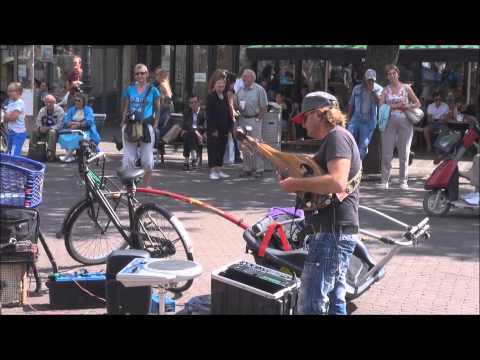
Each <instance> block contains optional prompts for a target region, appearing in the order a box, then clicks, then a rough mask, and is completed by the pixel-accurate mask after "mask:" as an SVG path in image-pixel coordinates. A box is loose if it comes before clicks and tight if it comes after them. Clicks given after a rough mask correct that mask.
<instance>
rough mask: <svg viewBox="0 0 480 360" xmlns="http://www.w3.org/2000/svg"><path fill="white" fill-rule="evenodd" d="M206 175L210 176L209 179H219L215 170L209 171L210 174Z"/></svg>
mask: <svg viewBox="0 0 480 360" xmlns="http://www.w3.org/2000/svg"><path fill="white" fill-rule="evenodd" d="M208 177H209V178H210V180H218V179H220V175H218V174H217V172H215V171H212V172H210V175H208Z"/></svg>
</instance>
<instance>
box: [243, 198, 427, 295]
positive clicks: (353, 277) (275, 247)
mask: <svg viewBox="0 0 480 360" xmlns="http://www.w3.org/2000/svg"><path fill="white" fill-rule="evenodd" d="M360 209H363V210H365V211H368V212H370V213H373V214H376V215H378V216H380V217H382V218H383V219H386V220H389V221H390V222H393V223H395V224H397V225H399V226H400V227H402V228H403V229H405V230H407V231H406V232H405V233H404V234H403V237H402V239H401V240H395V239H392V238H390V237H384V236H379V235H377V234H374V233H372V232H369V231H366V230H362V229H360V233H361V234H364V235H367V236H369V237H372V238H374V239H377V240H379V241H381V242H383V243H385V244H388V245H393V248H392V249H391V250H390V252H389V253H388V254H387V255H386V256H385V257H384V258H383V259H381V260H380V261H378V262H377V261H376V260H375V259H374V258H373V257H372V255H371V254H370V253H369V251H368V249H367V247H366V246H365V244H364V243H363V242H362V241H359V242H358V243H357V246H356V248H355V251H354V253H353V255H352V258H351V260H350V266H349V268H348V272H347V294H346V298H347V300H353V299H355V298H357V297H359V296H360V295H362V294H363V293H364V292H365V291H367V290H368V289H369V288H370V287H371V286H372V285H373V284H374V283H376V282H377V281H379V280H380V279H381V278H382V277H383V276H384V274H385V265H386V264H387V263H388V262H389V261H390V260H391V259H392V258H393V256H394V255H395V254H396V253H397V252H398V251H399V250H400V248H401V247H403V246H412V245H416V244H417V242H418V241H420V240H425V239H428V238H429V237H430V231H429V230H430V225H429V224H428V222H429V219H428V218H425V219H423V220H422V221H421V222H420V223H419V224H418V225H416V226H410V225H408V224H405V223H403V222H400V221H398V220H396V219H394V218H392V217H390V216H388V215H386V214H383V213H381V212H379V211H377V210H374V209H371V208H368V207H365V206H360ZM272 225H274V227H276V228H277V229H280V228H281V229H282V230H280V231H276V232H275V233H273V235H272V236H271V239H270V242H269V244H268V247H266V248H265V246H266V244H265V234H267V232H268V231H269V230H270V232H271V229H272ZM282 231H283V233H284V234H285V238H286V240H287V241H288V246H287V248H288V250H286V247H285V244H284V242H282V236H281V232H282ZM311 233H312V230H311V228H310V227H308V226H307V225H306V224H305V218H304V213H303V211H302V210H296V209H295V208H272V209H270V212H269V213H268V214H267V216H265V217H263V218H262V219H260V220H259V221H258V222H257V223H255V224H254V225H253V226H251V227H249V228H248V229H246V230H245V231H244V233H243V238H244V240H245V241H246V243H247V251H249V252H251V253H252V254H253V256H254V258H255V262H256V263H257V264H258V265H262V266H265V267H268V268H272V269H275V270H279V271H283V272H287V273H291V274H294V276H298V277H300V276H301V274H302V270H303V264H304V262H305V259H306V257H307V254H308V238H307V235H309V234H311ZM262 250H263V251H262ZM262 253H264V254H262ZM262 255H263V256H262Z"/></svg>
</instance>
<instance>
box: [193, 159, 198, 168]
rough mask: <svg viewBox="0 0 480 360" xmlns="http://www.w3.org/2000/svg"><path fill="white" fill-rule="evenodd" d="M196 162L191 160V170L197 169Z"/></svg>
mask: <svg viewBox="0 0 480 360" xmlns="http://www.w3.org/2000/svg"><path fill="white" fill-rule="evenodd" d="M197 163H198V162H197V160H192V169H196V168H197Z"/></svg>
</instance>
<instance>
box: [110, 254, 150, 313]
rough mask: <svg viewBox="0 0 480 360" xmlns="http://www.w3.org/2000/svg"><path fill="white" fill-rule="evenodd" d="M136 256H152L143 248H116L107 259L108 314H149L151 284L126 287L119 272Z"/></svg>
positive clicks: (146, 257)
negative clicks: (118, 277)
mask: <svg viewBox="0 0 480 360" xmlns="http://www.w3.org/2000/svg"><path fill="white" fill-rule="evenodd" d="M136 258H144V259H148V258H150V254H149V253H148V252H147V251H143V250H116V251H114V252H112V253H111V254H110V256H109V257H108V259H107V271H106V288H105V297H106V300H107V314H134V315H147V314H148V313H149V310H150V302H151V299H152V287H151V286H139V287H125V286H123V284H122V283H121V282H119V281H118V280H117V279H116V276H117V274H118V273H119V272H120V270H122V269H123V268H124V267H125V266H127V264H128V263H129V262H130V261H132V260H133V259H136Z"/></svg>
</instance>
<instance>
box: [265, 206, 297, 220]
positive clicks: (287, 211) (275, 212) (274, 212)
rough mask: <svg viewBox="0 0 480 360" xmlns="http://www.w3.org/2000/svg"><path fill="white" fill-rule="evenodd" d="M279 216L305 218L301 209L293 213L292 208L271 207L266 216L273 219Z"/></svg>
mask: <svg viewBox="0 0 480 360" xmlns="http://www.w3.org/2000/svg"><path fill="white" fill-rule="evenodd" d="M280 215H290V216H294V217H296V218H301V219H303V218H304V217H305V213H304V212H303V210H302V209H297V210H296V211H295V208H294V207H288V208H279V207H273V208H271V209H270V210H269V212H268V216H271V217H272V218H273V219H276V218H277V217H279V216H280Z"/></svg>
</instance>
